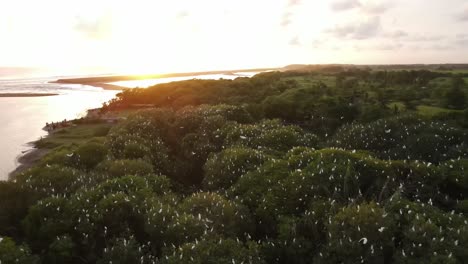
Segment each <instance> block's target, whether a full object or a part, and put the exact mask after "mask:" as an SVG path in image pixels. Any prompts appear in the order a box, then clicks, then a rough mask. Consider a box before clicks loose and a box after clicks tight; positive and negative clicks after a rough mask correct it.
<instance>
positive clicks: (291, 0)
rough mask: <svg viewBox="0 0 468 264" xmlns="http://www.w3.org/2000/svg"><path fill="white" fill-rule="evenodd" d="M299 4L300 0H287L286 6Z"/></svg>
mask: <svg viewBox="0 0 468 264" xmlns="http://www.w3.org/2000/svg"><path fill="white" fill-rule="evenodd" d="M300 4H301V0H288V7H293V6H297V5H300Z"/></svg>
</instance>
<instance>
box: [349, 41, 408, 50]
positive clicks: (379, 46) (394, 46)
mask: <svg viewBox="0 0 468 264" xmlns="http://www.w3.org/2000/svg"><path fill="white" fill-rule="evenodd" d="M403 47H404V46H403V44H401V43H376V44H372V45H359V44H357V45H354V49H355V50H357V51H366V50H376V51H395V50H399V49H402V48H403Z"/></svg>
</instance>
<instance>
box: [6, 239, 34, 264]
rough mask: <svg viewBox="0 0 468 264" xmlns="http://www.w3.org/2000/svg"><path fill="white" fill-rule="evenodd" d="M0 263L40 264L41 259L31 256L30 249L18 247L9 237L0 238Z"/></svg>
mask: <svg viewBox="0 0 468 264" xmlns="http://www.w3.org/2000/svg"><path fill="white" fill-rule="evenodd" d="M0 263H3V264H13V263H24V264H35V263H39V259H38V258H37V257H36V256H34V255H31V252H30V250H29V249H28V247H25V246H17V245H16V244H15V242H14V241H13V240H12V239H11V238H9V237H0Z"/></svg>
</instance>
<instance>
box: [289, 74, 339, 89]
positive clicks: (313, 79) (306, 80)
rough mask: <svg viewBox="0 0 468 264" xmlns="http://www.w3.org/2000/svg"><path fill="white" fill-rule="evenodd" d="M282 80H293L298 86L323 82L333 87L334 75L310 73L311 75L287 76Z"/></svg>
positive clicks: (308, 85)
mask: <svg viewBox="0 0 468 264" xmlns="http://www.w3.org/2000/svg"><path fill="white" fill-rule="evenodd" d="M284 80H295V81H297V82H298V83H299V87H310V86H311V85H313V84H317V83H319V82H323V83H324V84H325V85H327V86H328V87H334V86H335V84H336V77H335V76H324V75H318V76H317V75H311V76H298V77H288V78H284Z"/></svg>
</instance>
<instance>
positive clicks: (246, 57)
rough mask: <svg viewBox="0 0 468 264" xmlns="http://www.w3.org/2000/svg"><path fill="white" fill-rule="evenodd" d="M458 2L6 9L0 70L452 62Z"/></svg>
mask: <svg viewBox="0 0 468 264" xmlns="http://www.w3.org/2000/svg"><path fill="white" fill-rule="evenodd" d="M465 2H466V1H463V0H453V1H451V4H450V5H447V4H445V1H434V0H433V1H423V0H414V1H403V0H397V1H388V0H363V1H357V0H338V1H312V0H278V1H268V0H255V1H247V0H239V1H228V0H216V1H210V0H202V1H187V0H175V1H159V0H158V1H154V0H135V1H126V0H121V1H110V0H99V1H94V0H82V1H60V0H44V1H33V0H14V1H13V0H5V1H2V3H1V4H0V36H1V42H0V58H2V60H1V62H0V63H1V65H0V66H28V67H29V66H33V67H49V68H59V69H61V70H62V71H67V70H68V71H73V70H80V69H96V70H97V71H115V72H129V73H146V72H174V71H178V72H180V71H193V70H213V69H229V68H252V67H274V66H282V65H285V64H289V63H384V62H385V63H439V62H458V61H459V60H460V58H461V57H463V55H466V54H468V48H467V47H468V45H466V44H467V42H468V36H467V35H466V33H465V31H466V30H464V29H465V28H466V26H467V25H468V23H467V20H468V19H467V17H468V15H467V11H466V10H468V9H466V8H468V6H466V3H465ZM415 13H418V14H420V13H424V14H425V15H424V16H417V17H415V16H414V14H415ZM395 52H397V53H398V55H399V56H395Z"/></svg>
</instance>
